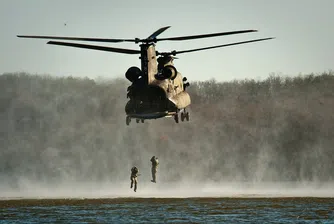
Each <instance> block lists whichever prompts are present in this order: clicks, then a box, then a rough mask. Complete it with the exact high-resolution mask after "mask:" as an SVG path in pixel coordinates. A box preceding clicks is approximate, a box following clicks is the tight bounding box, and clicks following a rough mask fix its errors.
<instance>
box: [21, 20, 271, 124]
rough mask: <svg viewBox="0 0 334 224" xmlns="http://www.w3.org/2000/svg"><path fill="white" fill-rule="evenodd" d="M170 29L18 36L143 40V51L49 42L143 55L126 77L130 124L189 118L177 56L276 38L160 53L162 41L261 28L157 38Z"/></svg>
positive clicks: (22, 36) (205, 36) (141, 47)
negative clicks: (140, 33) (140, 34)
mask: <svg viewBox="0 0 334 224" xmlns="http://www.w3.org/2000/svg"><path fill="white" fill-rule="evenodd" d="M168 28H170V26H166V27H162V28H160V29H158V30H157V31H155V32H154V33H152V34H151V35H150V36H148V37H147V38H144V39H140V38H134V39H109V38H85V37H59V36H58V37H57V36H27V35H17V37H20V38H40V39H58V40H74V41H95V42H104V43H120V42H133V43H136V44H138V43H140V45H139V46H140V50H133V49H123V48H114V47H106V46H97V45H87V44H78V43H69V42H58V41H49V42H47V44H52V45H60V46H67V47H77V48H86V49H91V50H99V51H109V52H116V53H122V54H134V55H140V57H139V59H140V60H141V69H140V68H138V67H136V66H132V67H130V68H128V70H127V71H126V73H125V77H126V78H127V79H128V80H129V81H130V82H131V85H130V86H129V87H128V89H127V98H129V101H128V102H127V104H126V106H125V112H126V124H127V125H129V124H130V122H131V119H136V122H137V123H139V122H142V123H144V120H146V119H158V118H163V117H173V118H174V120H175V122H176V123H179V115H180V118H181V121H182V122H183V121H189V112H188V111H187V108H188V107H189V105H190V104H191V99H190V95H189V94H188V93H187V91H186V88H187V87H188V86H189V82H187V78H186V77H182V75H181V73H180V72H179V71H178V70H177V69H176V67H175V66H174V63H173V61H174V59H175V55H179V54H184V53H190V52H195V51H202V50H208V49H213V48H220V47H227V46H232V45H238V44H246V43H251V42H258V41H264V40H269V39H273V37H270V38H262V39H254V40H248V41H243V42H235V43H230V44H223V45H216V46H210V47H203V48H196V49H190V50H182V51H176V50H173V51H171V52H159V51H157V50H156V49H155V45H156V43H157V42H159V41H182V40H191V39H200V38H208V37H217V36H226V35H234V34H241V33H249V32H257V30H238V31H230V32H220V33H210V34H201V35H192V36H180V37H169V38H157V36H159V35H160V34H161V33H162V32H164V31H165V30H167V29H168Z"/></svg>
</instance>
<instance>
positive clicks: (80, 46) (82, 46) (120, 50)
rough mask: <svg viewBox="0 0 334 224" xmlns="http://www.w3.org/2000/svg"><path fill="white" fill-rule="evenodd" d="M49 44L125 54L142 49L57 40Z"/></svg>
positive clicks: (137, 52) (134, 52)
mask: <svg viewBox="0 0 334 224" xmlns="http://www.w3.org/2000/svg"><path fill="white" fill-rule="evenodd" d="M47 44H53V45H61V46H67V47H78V48H86V49H92V50H99V51H109V52H117V53H123V54H140V51H138V50H132V49H122V48H114V47H104V46H95V45H87V44H77V43H66V42H57V41H49V42H48V43H47Z"/></svg>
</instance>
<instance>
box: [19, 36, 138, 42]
mask: <svg viewBox="0 0 334 224" xmlns="http://www.w3.org/2000/svg"><path fill="white" fill-rule="evenodd" d="M17 37H20V38H38V39H55V40H78V41H96V42H109V43H118V42H136V40H135V39H109V38H90V37H55V36H25V35H17Z"/></svg>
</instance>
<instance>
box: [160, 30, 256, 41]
mask: <svg viewBox="0 0 334 224" xmlns="http://www.w3.org/2000/svg"><path fill="white" fill-rule="evenodd" d="M250 32H257V30H239V31H231V32H222V33H211V34H201V35H194V36H182V37H169V38H160V39H157V41H163V40H191V39H200V38H207V37H216V36H226V35H233V34H240V33H250Z"/></svg>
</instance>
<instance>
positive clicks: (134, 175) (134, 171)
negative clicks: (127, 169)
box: [130, 166, 139, 192]
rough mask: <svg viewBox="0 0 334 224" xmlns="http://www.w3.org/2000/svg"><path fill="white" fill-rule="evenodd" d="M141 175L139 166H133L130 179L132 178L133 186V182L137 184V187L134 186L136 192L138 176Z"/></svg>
mask: <svg viewBox="0 0 334 224" xmlns="http://www.w3.org/2000/svg"><path fill="white" fill-rule="evenodd" d="M138 176H139V174H138V168H137V167H135V166H134V167H132V168H131V176H130V180H131V187H130V188H132V187H133V183H134V184H135V188H134V191H135V192H136V191H137V182H138V180H137V177H138Z"/></svg>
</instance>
